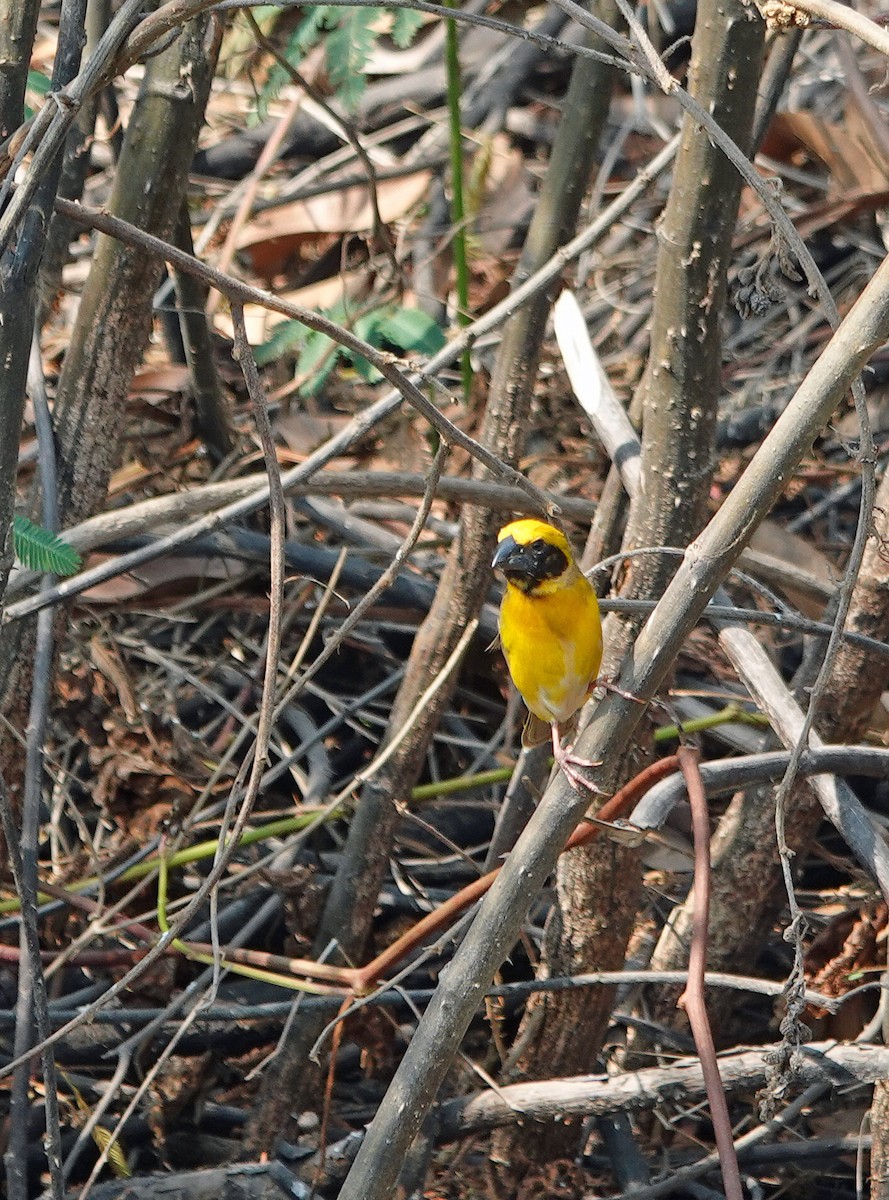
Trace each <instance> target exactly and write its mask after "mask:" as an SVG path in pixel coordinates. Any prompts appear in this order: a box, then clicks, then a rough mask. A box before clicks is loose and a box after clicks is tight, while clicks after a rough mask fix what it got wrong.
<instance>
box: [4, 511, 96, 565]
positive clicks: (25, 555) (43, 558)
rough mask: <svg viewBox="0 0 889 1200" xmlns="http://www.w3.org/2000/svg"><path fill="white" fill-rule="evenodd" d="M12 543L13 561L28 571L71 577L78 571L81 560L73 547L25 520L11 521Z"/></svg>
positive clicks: (17, 518)
mask: <svg viewBox="0 0 889 1200" xmlns="http://www.w3.org/2000/svg"><path fill="white" fill-rule="evenodd" d="M12 540H13V548H14V550H15V556H16V558H17V559H18V560H19V562H20V563H21V564H22V565H23V566H25V567H27V568H28V570H29V571H40V572H41V573H42V574H47V573H51V574H53V575H73V574H74V572H75V571H78V570H80V564H81V558H80V555H79V554H78V553H77V551H76V550H75V549H74V547H73V546H69V545H68V543H67V542H65V541H63V540H62V539H61V538H60V537H58V536H57V535H56V534H54V533H50V531H49V530H48V529H44V528H43V526H42V525H35V524H34V522H33V521H29V520H28V518H27V517H22V516H19V515H18V514H16V516H14V517H13V519H12Z"/></svg>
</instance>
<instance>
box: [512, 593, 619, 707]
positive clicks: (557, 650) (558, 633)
mask: <svg viewBox="0 0 889 1200" xmlns="http://www.w3.org/2000/svg"><path fill="white" fill-rule="evenodd" d="M500 640H501V642H502V643H503V653H504V655H505V656H506V661H507V665H508V666H509V673H510V675H511V676H512V678H513V682H514V683H515V685H516V687H517V688H518V690H519V692H520V694H521V697H522V699H523V700H524V701H525V704H526V705H527V706H528V709H529V710H530V711H531V712H532V713H533V714H534V715H535V717H539V718H540V719H541V720H542V721H547V722H552V721H565V720H567V719H568V717H570V716H572V715H573V714H574V713H575V712H577V710H578V709H579V708H580V706H581V705H582V704H583V702H584V700H585V699H586V697H587V695H588V694H589V690H590V686H591V684H592V683H593V681H594V680H595V679H596V676H597V675H598V673H599V666H600V665H601V662H602V624H601V620H600V618H599V605H598V602H597V600H596V593H595V592H594V591H593V589H592V587H591V586H590V584H589V583H588V581H587V580H586V579H585V578H584V576H583V575H580V574H579V573H578V575H577V577H576V578H575V579H574V580H573V581H572V582H571V583H570V584H566V585H565V586H562V587H558V588H557V589H556V590H554V591H552V592H550V593H549V594H547V595H537V596H534V595H528V594H526V593H524V592H522V591H521V590H520V589H519V588H517V587H515V586H513V585H511V584H507V588H506V593H505V595H504V597H503V604H502V606H501V609H500Z"/></svg>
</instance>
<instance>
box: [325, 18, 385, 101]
mask: <svg viewBox="0 0 889 1200" xmlns="http://www.w3.org/2000/svg"><path fill="white" fill-rule="evenodd" d="M382 14H383V9H381V8H355V9H349V8H346V9H342V10H341V12H340V18H339V24H338V27H337V28H336V29H334V30H332V31H331V33H330V35H329V37H328V38H327V41H326V43H325V46H324V51H325V55H326V58H327V73H328V75H329V76H330V82H331V85H332V86H333V88H334V90H335V91H336V94H337V96H338V97H339V99H340V101H341V102H342V104H344V105H345V107H346V108H348V109H351V110H353V111H354V109H356V108H357V107H358V102H359V101H360V99H361V96H362V93H363V92H364V88H365V84H366V82H367V81H366V78H365V70H366V68H367V60H368V59H369V58H370V55H371V51H372V50H373V48H374V44H375V43H376V41H377V38H378V37H379V28H378V22H379V20H380V17H381V16H382Z"/></svg>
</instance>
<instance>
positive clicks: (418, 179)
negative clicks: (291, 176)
mask: <svg viewBox="0 0 889 1200" xmlns="http://www.w3.org/2000/svg"><path fill="white" fill-rule="evenodd" d="M430 178H431V172H429V171H417V172H416V174H414V175H407V176H405V177H404V178H403V179H384V180H383V181H382V182H381V183H379V184H378V185H377V189H376V192H377V204H378V205H379V209H380V217H381V218H382V221H383V223H384V224H386V225H388V224H389V222H390V221H396V220H398V218H399V217H403V216H404V215H405V213H407V212H409V211H410V209H412V208H413V207H414V205H415V204H418V203H419V202H420V200H422V199H423V197H424V196H425V195H426V191H427V189H428V187H429V180H430ZM373 222H374V214H373V207H372V205H371V200H370V191H369V189H368V188H367V187H366V186H364V185H357V186H355V187H350V188H345V189H344V190H343V191H341V192H330V193H328V194H327V195H325V196H313V197H312V198H311V199H309V200H294V201H293V202H292V203H291V204H282V205H280V206H278V207H276V208H270V209H268V210H267V211H266V212H263V213H259V214H257V215H256V216H255V217H254V218H253V220H252V221H250V222H249V223H248V224H247V225H245V226H244V229H243V230H242V231H241V236H240V237H239V238H238V249H239V250H250V251H251V252H255V250H256V248H257V247H259V246H262V245H264V244H265V243H267V242H271V241H275V242H277V243H279V244H281V243H288V244H290V245H291V247H292V244H293V243H294V241H296V240H298V239H299V238H304V237H311V238H316V237H317V236H318V235H319V234H337V235H342V234H344V233H364V232H366V231H368V230H370V229H372V228H373ZM291 252H292V251H291Z"/></svg>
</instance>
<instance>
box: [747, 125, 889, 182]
mask: <svg viewBox="0 0 889 1200" xmlns="http://www.w3.org/2000/svg"><path fill="white" fill-rule="evenodd" d="M800 150H805V151H807V152H808V153H809V154H812V155H814V156H815V157H816V158H818V159H820V161H821V162H822V163H824V165H825V166H826V167H827V169H828V170H829V171H830V177H831V183H830V190H829V195H830V196H831V197H836V196H843V195H846V194H847V193H848V192H850V191H856V192H858V191H860V192H883V191H885V190H886V188H887V187H889V162H887V161H886V157H885V155H884V154H883V153H882V150H881V149H880V147H879V146H878V145H877V143H876V141H875V139H874V137H873V135H872V133H871V131H870V130H869V129H868V127H867V125H866V123H865V122H864V121H863V120H862V119H861V117H860V116H859V115H858V112H857V110H856V109H854V108H851V107H850V110H849V111H848V112H847V114H846V120H845V124H843V125H836V124H833V123H832V122H830V121H824V120H822V119H821V118H820V117H816V116H814V115H813V114H811V113H806V112H782V113H778V114H777V116H776V117H775V119H774V121H773V122H772V125H771V128H770V129H769V133H768V136H767V138H766V141H765V144H764V146H763V151H764V153H765V154H767V155H768V156H769V157H770V158H776V159H779V160H780V161H782V162H788V161H790V160H791V159H792V158H793V157H794V155H795V154H796V153H798V152H799V151H800Z"/></svg>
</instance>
